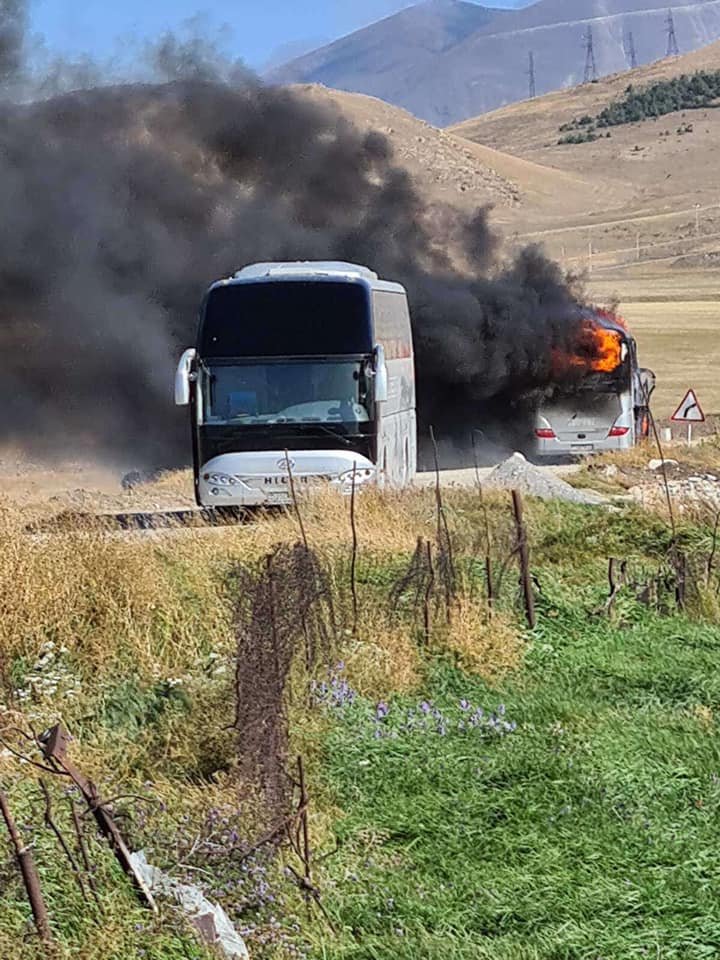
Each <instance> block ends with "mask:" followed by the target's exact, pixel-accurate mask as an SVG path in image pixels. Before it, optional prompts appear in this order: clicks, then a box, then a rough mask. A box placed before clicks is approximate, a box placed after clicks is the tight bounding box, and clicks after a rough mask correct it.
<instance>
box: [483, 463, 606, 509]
mask: <svg viewBox="0 0 720 960" xmlns="http://www.w3.org/2000/svg"><path fill="white" fill-rule="evenodd" d="M483 486H487V487H499V488H501V489H503V490H519V491H520V493H524V494H527V496H529V497H540V499H541V500H567V501H568V502H569V503H586V504H604V503H607V502H608V501H607V498H606V497H603V496H602V494H600V493H596V492H595V491H594V490H577V489H576V488H575V487H571V486H570V484H569V483H567V482H566V481H565V480H562V479H561V478H560V477H558V476H555V474H553V473H550V472H549V471H547V470H543V469H542V468H540V467H536V466H535V465H534V464H532V463H529V462H528V461H527V460H526V459H525V457H524V456H523V455H522V454H521V453H514V454H513V455H512V456H511V457H508V459H507V460H505V461H504V462H503V463H500V464H498V466H497V467H495V469H494V470H493V472H492V473H491V474H490V475H489V476H488V477H487V478H486V479H485V480H484V481H483Z"/></svg>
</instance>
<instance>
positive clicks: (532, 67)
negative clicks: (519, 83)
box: [528, 50, 537, 100]
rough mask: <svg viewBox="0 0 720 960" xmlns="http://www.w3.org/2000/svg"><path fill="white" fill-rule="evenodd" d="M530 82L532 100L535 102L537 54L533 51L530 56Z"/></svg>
mask: <svg viewBox="0 0 720 960" xmlns="http://www.w3.org/2000/svg"><path fill="white" fill-rule="evenodd" d="M528 80H529V84H530V99H531V100H534V99H535V97H536V95H537V90H536V88H535V54H534V53H533V51H532V50H531V51H530V53H529V54H528Z"/></svg>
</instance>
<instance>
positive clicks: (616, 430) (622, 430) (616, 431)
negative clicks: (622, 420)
mask: <svg viewBox="0 0 720 960" xmlns="http://www.w3.org/2000/svg"><path fill="white" fill-rule="evenodd" d="M629 433H630V427H613V428H612V429H611V430H610V433H609V434H608V436H609V437H626V436H627V435H628V434H629Z"/></svg>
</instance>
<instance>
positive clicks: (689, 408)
mask: <svg viewBox="0 0 720 960" xmlns="http://www.w3.org/2000/svg"><path fill="white" fill-rule="evenodd" d="M670 419H671V420H674V421H675V423H704V422H705V414H704V413H703V412H702V407H701V406H700V404H699V403H698V398H697V397H696V396H695V391H694V390H688V392H687V393H686V394H685V399H684V400H683V402H682V403H681V404H680V406H679V407H678V408H677V410H676V411H675V413H674V414H673V415H672V416H671V417H670Z"/></svg>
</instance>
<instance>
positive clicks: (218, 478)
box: [203, 473, 239, 487]
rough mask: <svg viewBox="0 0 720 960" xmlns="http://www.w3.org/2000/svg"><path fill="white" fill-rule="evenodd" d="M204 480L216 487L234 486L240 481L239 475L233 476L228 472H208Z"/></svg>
mask: <svg viewBox="0 0 720 960" xmlns="http://www.w3.org/2000/svg"><path fill="white" fill-rule="evenodd" d="M203 480H205V481H206V482H207V483H211V484H213V486H216V487H234V486H236V485H237V484H238V483H239V480H238V479H237V477H231V476H230V475H229V474H227V473H206V474H204V476H203Z"/></svg>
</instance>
